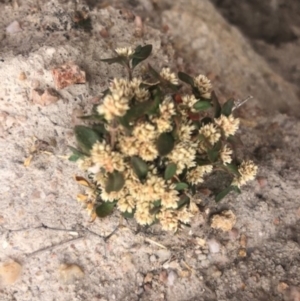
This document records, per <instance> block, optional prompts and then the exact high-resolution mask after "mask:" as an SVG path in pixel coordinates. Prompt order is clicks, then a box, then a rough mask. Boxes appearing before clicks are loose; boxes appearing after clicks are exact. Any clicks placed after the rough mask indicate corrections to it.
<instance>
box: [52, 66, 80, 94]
mask: <svg viewBox="0 0 300 301" xmlns="http://www.w3.org/2000/svg"><path fill="white" fill-rule="evenodd" d="M51 73H52V76H53V80H54V83H55V86H56V88H57V89H63V88H66V87H68V86H71V85H74V84H84V83H85V82H86V77H85V72H84V71H83V70H81V69H80V67H79V66H77V65H75V64H73V63H69V64H65V65H61V66H60V67H57V68H54V69H52V70H51Z"/></svg>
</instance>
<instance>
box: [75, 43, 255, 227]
mask: <svg viewBox="0 0 300 301" xmlns="http://www.w3.org/2000/svg"><path fill="white" fill-rule="evenodd" d="M151 51H152V45H146V46H138V47H137V48H136V49H135V50H132V49H131V48H119V49H116V56H115V57H113V58H109V59H103V60H102V61H104V62H107V63H109V64H113V63H118V64H121V65H122V66H124V67H125V68H126V70H127V71H128V78H114V79H113V80H112V81H111V82H110V85H109V87H108V89H107V90H105V91H104V92H103V99H102V101H101V103H100V104H99V105H96V106H94V108H93V110H92V113H91V114H90V115H89V116H83V117H82V118H83V119H84V120H85V121H87V122H88V125H78V126H76V127H75V135H76V139H77V142H78V149H75V148H72V151H73V155H71V157H70V158H69V159H70V160H71V161H76V162H77V163H78V165H79V167H80V168H81V169H82V170H84V171H86V172H87V174H88V179H89V180H86V179H85V178H83V177H76V180H77V181H78V182H79V183H80V184H82V185H84V186H86V188H87V192H86V193H85V194H79V195H78V197H77V198H78V200H79V201H81V202H83V203H84V204H85V206H86V208H87V209H88V211H89V213H90V214H91V216H92V219H95V218H96V217H97V216H98V217H106V216H107V215H109V214H111V212H112V211H113V210H114V208H115V207H117V208H118V209H119V210H120V211H121V213H122V214H123V215H124V216H125V217H134V218H135V219H136V221H137V222H138V223H139V224H140V225H151V224H152V223H154V222H159V223H160V224H161V226H162V228H163V229H164V230H171V231H176V230H177V229H178V226H179V225H180V224H181V223H183V224H189V223H190V220H191V218H192V217H193V215H194V214H195V213H196V212H197V211H198V207H197V199H196V198H195V194H196V193H197V187H198V186H199V184H202V185H203V183H205V180H206V179H207V177H209V176H210V174H212V173H218V172H223V173H224V172H225V173H227V174H228V175H229V176H230V178H231V180H230V185H228V186H227V187H226V188H225V189H224V190H222V191H221V192H218V193H217V194H216V195H215V200H216V201H217V202H218V201H220V200H221V199H222V198H223V197H225V196H226V195H227V194H228V193H229V192H230V191H235V192H238V193H239V192H240V187H241V186H242V185H244V184H246V183H247V182H248V181H250V180H253V179H254V177H255V175H256V172H257V167H256V166H255V165H254V163H253V162H252V161H242V162H241V163H240V164H237V161H236V159H235V160H234V161H233V148H232V147H231V143H232V142H231V141H232V138H233V136H234V135H235V133H236V132H237V130H238V127H239V122H240V121H239V119H238V118H235V117H234V116H233V114H232V112H233V110H234V109H235V102H234V101H233V100H232V99H229V100H228V101H227V102H225V103H224V104H223V105H220V103H219V101H218V99H217V97H216V94H215V93H214V92H213V91H212V85H211V82H210V80H209V79H208V78H207V77H206V76H204V75H199V76H196V77H192V76H190V75H188V74H185V73H183V72H179V73H178V75H176V74H175V73H172V72H171V71H170V69H169V68H163V69H162V70H161V71H160V72H158V71H157V70H155V69H154V68H153V67H152V66H151V65H150V64H149V65H148V71H149V72H148V74H147V75H148V76H147V80H145V78H142V77H136V76H134V69H135V67H136V66H137V65H138V64H139V63H141V62H142V61H144V60H145V59H146V58H148V56H149V55H150V54H151ZM149 75H150V76H149ZM179 80H181V81H182V82H183V83H185V84H187V85H188V86H189V87H190V91H191V92H190V93H189V94H185V93H181V92H180V90H181V88H182V86H181V85H180V84H179Z"/></svg>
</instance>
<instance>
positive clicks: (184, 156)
mask: <svg viewBox="0 0 300 301" xmlns="http://www.w3.org/2000/svg"><path fill="white" fill-rule="evenodd" d="M196 147H197V144H195V143H190V142H184V141H183V142H180V143H178V144H176V145H175V147H174V149H173V150H172V151H171V153H170V154H168V155H167V158H168V159H169V160H170V161H172V162H174V163H176V165H177V169H176V174H177V175H180V174H181V173H182V172H183V170H184V169H185V168H186V167H187V168H190V167H194V166H196V162H195V161H194V160H195V157H196Z"/></svg>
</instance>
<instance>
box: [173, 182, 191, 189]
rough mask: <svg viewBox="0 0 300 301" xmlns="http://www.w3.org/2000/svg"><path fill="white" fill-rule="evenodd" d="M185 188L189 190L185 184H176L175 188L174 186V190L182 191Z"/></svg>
mask: <svg viewBox="0 0 300 301" xmlns="http://www.w3.org/2000/svg"><path fill="white" fill-rule="evenodd" d="M187 188H189V185H188V184H186V183H183V182H179V183H176V186H175V189H176V190H184V189H187Z"/></svg>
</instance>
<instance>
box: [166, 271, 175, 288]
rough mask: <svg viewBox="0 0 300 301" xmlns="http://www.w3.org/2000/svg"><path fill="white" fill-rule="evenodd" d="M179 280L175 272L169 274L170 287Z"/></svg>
mask: <svg viewBox="0 0 300 301" xmlns="http://www.w3.org/2000/svg"><path fill="white" fill-rule="evenodd" d="M176 279H177V274H176V272H175V271H173V270H171V271H170V272H169V274H168V285H169V286H173V285H174V283H175V281H176Z"/></svg>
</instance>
